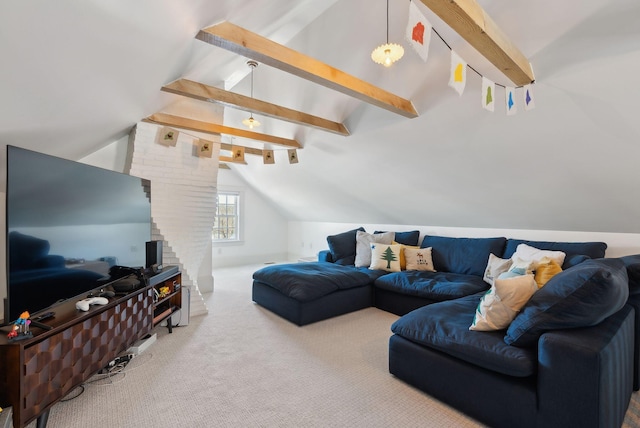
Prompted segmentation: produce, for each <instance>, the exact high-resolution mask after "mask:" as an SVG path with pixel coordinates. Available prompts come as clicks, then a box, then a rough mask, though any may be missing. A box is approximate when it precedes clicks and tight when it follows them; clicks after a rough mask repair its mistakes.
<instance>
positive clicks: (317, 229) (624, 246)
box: [289, 221, 640, 260]
mask: <svg viewBox="0 0 640 428" xmlns="http://www.w3.org/2000/svg"><path fill="white" fill-rule="evenodd" d="M360 226H362V227H364V228H365V230H366V231H367V232H371V233H372V232H374V231H376V230H389V231H393V232H401V231H408V230H419V231H420V241H419V242H422V238H423V237H424V235H438V236H452V237H469V238H480V237H494V236H504V237H507V238H516V239H528V240H533V241H567V242H584V241H599V242H606V243H607V245H608V248H607V252H606V256H607V257H620V256H624V255H628V254H640V234H638V233H602V232H563V231H555V230H519V229H475V228H461V227H434V226H416V225H413V226H407V225H389V224H386V225H385V224H356V223H323V222H301V221H291V222H289V259H291V260H295V259H297V258H299V257H311V256H316V255H317V254H318V251H321V250H327V249H329V247H328V245H327V236H328V235H333V234H336V233H341V232H346V231H347V230H351V229H355V228H358V227H360Z"/></svg>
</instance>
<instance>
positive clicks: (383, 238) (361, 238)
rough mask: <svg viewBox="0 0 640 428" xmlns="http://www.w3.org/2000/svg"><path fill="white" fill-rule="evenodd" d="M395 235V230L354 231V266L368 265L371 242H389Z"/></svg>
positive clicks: (369, 262)
mask: <svg viewBox="0 0 640 428" xmlns="http://www.w3.org/2000/svg"><path fill="white" fill-rule="evenodd" d="M395 237H396V233H395V232H384V233H367V232H362V231H360V230H359V231H358V232H357V233H356V261H355V263H354V264H355V265H356V267H369V265H370V264H371V244H372V243H374V242H379V243H381V244H391V243H392V242H393V238H395Z"/></svg>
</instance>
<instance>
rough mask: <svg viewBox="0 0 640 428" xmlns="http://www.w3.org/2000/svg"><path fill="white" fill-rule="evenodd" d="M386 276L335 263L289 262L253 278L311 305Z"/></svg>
mask: <svg viewBox="0 0 640 428" xmlns="http://www.w3.org/2000/svg"><path fill="white" fill-rule="evenodd" d="M384 273H385V272H382V271H373V270H369V269H366V268H356V267H354V266H342V265H337V264H335V263H322V262H310V263H288V264H282V265H271V266H267V267H264V268H262V269H259V270H257V271H256V272H254V273H253V279H254V280H256V281H259V282H262V283H264V284H266V285H268V286H270V287H272V288H274V289H276V290H278V291H280V292H281V293H282V294H284V295H286V296H288V297H291V298H292V299H295V300H298V301H301V302H308V301H311V300H315V299H318V298H320V297H322V296H326V295H327V294H330V293H332V292H334V291H337V290H344V289H349V288H355V287H362V286H365V285H368V284H372V283H373V282H374V281H375V279H376V278H378V277H379V276H380V275H383V274H384Z"/></svg>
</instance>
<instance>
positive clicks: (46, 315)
mask: <svg viewBox="0 0 640 428" xmlns="http://www.w3.org/2000/svg"><path fill="white" fill-rule="evenodd" d="M55 314H56V313H55V312H51V311H49V312H45V313H43V314H40V315H36V316H35V317H33V318H31V321H42V320H46V319H48V318H53V317H54V316H55Z"/></svg>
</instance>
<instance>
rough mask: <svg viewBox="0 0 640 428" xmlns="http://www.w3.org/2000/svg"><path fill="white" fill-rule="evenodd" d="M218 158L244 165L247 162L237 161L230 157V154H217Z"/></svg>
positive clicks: (222, 160) (221, 160)
mask: <svg viewBox="0 0 640 428" xmlns="http://www.w3.org/2000/svg"><path fill="white" fill-rule="evenodd" d="M218 160H219V161H220V162H228V163H237V164H240V165H246V164H247V162H246V161H237V160H235V159H233V157H231V156H219V157H218Z"/></svg>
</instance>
